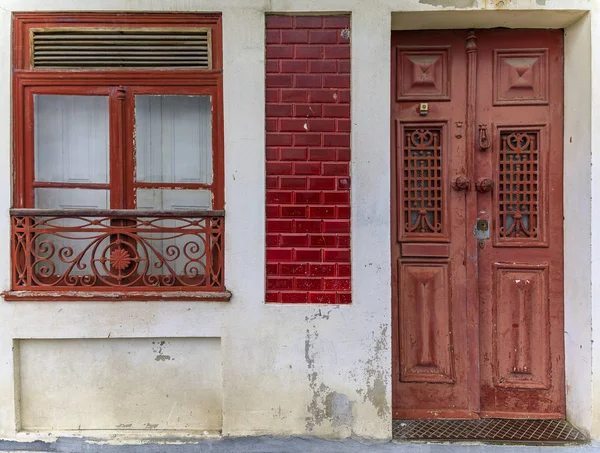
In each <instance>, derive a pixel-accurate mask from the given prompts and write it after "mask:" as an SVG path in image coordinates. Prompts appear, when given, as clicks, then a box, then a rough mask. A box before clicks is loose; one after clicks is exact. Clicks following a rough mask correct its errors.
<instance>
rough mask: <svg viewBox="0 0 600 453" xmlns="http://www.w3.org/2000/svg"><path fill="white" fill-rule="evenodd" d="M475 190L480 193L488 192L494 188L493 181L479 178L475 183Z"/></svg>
mask: <svg viewBox="0 0 600 453" xmlns="http://www.w3.org/2000/svg"><path fill="white" fill-rule="evenodd" d="M475 188H476V189H477V192H480V193H486V192H489V191H491V190H492V189H493V188H494V181H492V180H491V179H488V178H479V179H478V180H477V182H476V183H475Z"/></svg>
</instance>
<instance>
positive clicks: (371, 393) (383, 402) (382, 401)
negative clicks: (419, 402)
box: [351, 324, 390, 418]
mask: <svg viewBox="0 0 600 453" xmlns="http://www.w3.org/2000/svg"><path fill="white" fill-rule="evenodd" d="M388 328H389V326H388V325H387V324H381V325H380V326H379V332H378V335H376V334H375V332H373V342H374V344H373V346H372V347H371V348H370V349H371V355H370V356H369V358H368V359H367V360H365V361H364V362H363V363H361V366H359V367H358V368H363V369H364V381H363V380H362V379H360V377H359V376H357V375H356V374H353V375H352V376H351V377H352V378H354V380H355V381H356V382H358V383H364V387H363V386H361V387H359V388H358V389H357V390H356V392H357V393H358V394H359V395H361V396H362V397H363V401H364V402H366V401H370V402H371V404H372V405H373V407H374V408H375V409H376V410H377V415H378V416H379V417H380V418H386V417H387V416H388V415H389V413H390V404H389V403H388V400H387V395H386V389H387V386H388V376H387V374H386V372H385V368H384V367H383V366H382V361H383V357H384V354H385V351H386V350H387V348H388V344H387V331H388ZM361 362H362V361H361Z"/></svg>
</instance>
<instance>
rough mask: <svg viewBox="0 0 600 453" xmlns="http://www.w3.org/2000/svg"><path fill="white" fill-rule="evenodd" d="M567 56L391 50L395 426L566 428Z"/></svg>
mask: <svg viewBox="0 0 600 453" xmlns="http://www.w3.org/2000/svg"><path fill="white" fill-rule="evenodd" d="M475 35H476V36H475ZM562 52H563V49H562V32H561V31H560V30H554V31H548V30H535V31H534V30H529V31H523V30H479V31H476V32H475V34H473V33H472V32H470V33H469V32H467V31H464V30H458V31H457V30H452V31H423V32H412V31H411V32H394V33H393V35H392V126H393V128H394V130H395V136H394V139H393V143H392V157H391V164H392V168H394V169H395V171H393V172H392V174H393V175H394V177H393V180H392V208H391V210H392V219H393V225H392V228H393V231H392V272H393V279H392V281H393V285H394V287H393V295H394V303H393V304H392V316H393V373H394V385H393V409H394V411H393V412H394V416H395V417H404V418H467V417H468V418H472V417H511V418H522V417H548V418H550V417H562V416H564V413H565V409H564V406H565V402H564V399H565V395H564V353H563V271H562V269H563V267H562V266H563V251H562V244H563V236H562V235H563V231H562V208H563V207H562V102H563V101H562V87H563V79H562V71H563V67H562V64H563V59H562V55H563V53H562Z"/></svg>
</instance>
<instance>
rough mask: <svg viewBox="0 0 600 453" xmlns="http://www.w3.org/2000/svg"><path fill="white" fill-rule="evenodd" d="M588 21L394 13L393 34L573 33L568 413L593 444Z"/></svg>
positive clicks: (597, 288) (597, 192)
mask: <svg viewBox="0 0 600 453" xmlns="http://www.w3.org/2000/svg"><path fill="white" fill-rule="evenodd" d="M588 13H589V11H588V10H581V9H580V10H562V11H561V12H560V13H557V11H552V10H547V9H538V10H528V11H519V12H518V14H515V13H513V12H509V11H498V10H494V11H433V12H426V11H414V12H393V13H392V30H393V31H395V30H432V29H457V28H461V29H464V28H475V29H476V28H493V27H500V26H506V20H507V18H508V17H509V15H510V19H511V26H513V27H514V28H555V29H556V28H558V29H564V31H565V42H564V59H565V68H564V124H563V125H564V143H563V149H564V161H563V177H564V189H563V200H564V223H563V229H564V244H563V246H564V290H565V293H564V308H565V320H564V326H565V379H566V388H567V389H568V391H567V394H566V411H567V419H568V420H569V421H570V422H572V423H573V424H575V425H576V426H578V427H579V428H581V429H582V430H583V431H585V432H587V433H590V432H591V433H592V436H593V435H594V429H593V428H595V431H597V432H599V433H600V420H599V421H597V422H596V424H595V425H594V424H593V421H592V416H593V415H594V414H596V413H598V412H600V400H595V401H594V400H592V402H591V404H590V399H591V396H592V395H593V392H592V390H593V385H594V383H593V380H592V364H591V360H592V353H593V352H595V351H593V350H592V332H591V327H592V315H593V314H595V315H596V316H597V317H598V318H600V307H598V305H599V304H595V305H594V304H593V303H592V302H593V301H594V300H600V283H598V284H595V285H594V286H592V275H594V273H596V274H600V260H597V261H596V262H592V260H591V257H592V251H594V250H596V249H597V250H598V254H599V255H600V241H598V240H597V239H594V242H593V241H592V237H594V238H595V237H599V236H600V224H597V225H594V226H592V219H593V218H595V217H598V218H600V204H596V206H593V205H592V203H591V195H592V180H600V169H599V167H600V143H598V144H594V142H593V141H592V136H593V135H594V132H593V129H592V121H591V118H592V114H593V113H595V109H593V108H592V99H593V96H592V89H591V87H592V74H591V61H590V57H589V55H590V49H592V51H593V52H596V51H595V48H593V47H592V28H591V18H590V14H588ZM592 61H593V58H592ZM390 83H391V81H390ZM596 96H597V97H598V95H596ZM596 116H600V115H599V114H596ZM582 118H583V121H582V120H581V119H582ZM590 149H592V153H591V154H590ZM592 163H594V164H596V165H595V167H594V170H593V171H594V173H593V174H592V170H590V165H591V164H592ZM594 196H597V197H598V198H600V184H597V185H596V186H595V187H594ZM592 246H594V247H592ZM590 263H592V265H591V266H590ZM594 271H596V272H594ZM392 285H394V283H393V282H392ZM594 312H595V313H594ZM582 326H587V327H589V328H582ZM594 335H595V336H596V341H600V333H599V332H598V329H596V330H595V333H594ZM595 406H597V408H596V407H595Z"/></svg>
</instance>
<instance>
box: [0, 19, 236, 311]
mask: <svg viewBox="0 0 600 453" xmlns="http://www.w3.org/2000/svg"><path fill="white" fill-rule="evenodd" d="M220 27H221V20H220V16H219V15H216V14H208V15H195V14H168V15H167V14H125V15H122V14H119V15H111V14H83V15H81V14H79V15H74V14H69V15H64V14H63V15H60V14H17V15H15V18H14V28H13V32H14V59H15V61H14V68H15V69H14V83H13V88H14V94H13V102H14V169H15V180H14V190H13V193H14V200H13V206H14V208H13V209H12V210H11V217H12V271H13V275H12V291H10V292H8V293H7V294H5V297H6V298H7V299H13V300H14V299H23V298H25V299H27V298H30V299H39V298H40V297H42V298H45V297H50V298H53V297H57V298H73V299H82V298H90V297H94V296H98V297H105V298H111V299H112V298H140V299H144V300H148V299H153V298H156V299H162V298H179V299H198V298H200V299H203V298H206V299H210V300H215V299H216V300H224V299H227V298H228V293H227V292H225V288H224V283H223V235H224V234H223V230H224V212H223V204H224V203H223V152H222V150H223V136H222V71H221V60H222V58H221V48H220V46H221V28H220Z"/></svg>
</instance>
